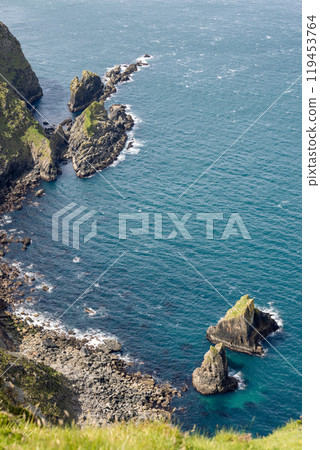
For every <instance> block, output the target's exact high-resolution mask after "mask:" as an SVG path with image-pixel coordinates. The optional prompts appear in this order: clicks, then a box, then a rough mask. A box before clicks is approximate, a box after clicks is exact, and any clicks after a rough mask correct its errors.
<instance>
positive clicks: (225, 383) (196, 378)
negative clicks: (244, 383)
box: [192, 343, 238, 395]
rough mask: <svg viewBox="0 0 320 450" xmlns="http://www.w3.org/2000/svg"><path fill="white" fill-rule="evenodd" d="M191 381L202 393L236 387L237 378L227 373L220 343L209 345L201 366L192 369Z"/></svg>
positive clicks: (223, 350) (216, 392)
mask: <svg viewBox="0 0 320 450" xmlns="http://www.w3.org/2000/svg"><path fill="white" fill-rule="evenodd" d="M192 383H193V386H194V387H195V388H196V390H197V391H198V392H200V393H201V394H204V395H210V394H219V393H223V392H229V391H234V390H235V389H236V388H237V385H238V382H237V380H236V379H235V378H233V377H229V375H228V361H227V357H226V351H225V348H224V345H223V344H222V343H219V344H217V345H216V346H215V347H212V346H211V347H210V350H209V351H208V352H207V353H206V354H205V355H204V359H203V362H202V364H201V367H198V368H197V369H195V370H194V372H193V374H192Z"/></svg>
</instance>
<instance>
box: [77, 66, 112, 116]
mask: <svg viewBox="0 0 320 450" xmlns="http://www.w3.org/2000/svg"><path fill="white" fill-rule="evenodd" d="M103 89H104V86H103V83H102V81H101V78H100V77H99V75H97V74H96V73H92V72H90V71H89V70H84V71H83V72H82V76H81V79H80V80H79V78H78V77H74V78H73V80H72V81H71V84H70V91H71V95H70V101H69V103H68V106H69V109H70V111H72V112H79V111H83V110H84V109H85V108H86V107H87V106H89V105H90V103H92V102H93V101H95V100H99V98H100V96H101V94H102V92H103Z"/></svg>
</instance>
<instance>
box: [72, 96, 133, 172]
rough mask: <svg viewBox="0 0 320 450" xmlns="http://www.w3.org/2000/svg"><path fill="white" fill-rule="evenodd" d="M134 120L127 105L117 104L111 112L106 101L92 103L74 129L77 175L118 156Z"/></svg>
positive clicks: (93, 170) (104, 165) (107, 164)
mask: <svg viewBox="0 0 320 450" xmlns="http://www.w3.org/2000/svg"><path fill="white" fill-rule="evenodd" d="M133 124H134V122H133V119H132V117H131V116H130V115H129V114H126V112H125V106H123V105H113V106H112V107H111V108H110V113H109V114H108V111H107V110H106V109H105V108H104V105H103V102H96V101H95V102H93V103H91V104H90V105H89V106H88V107H87V108H86V109H85V110H84V111H83V112H82V113H81V114H80V116H78V117H77V119H76V121H75V122H74V124H73V125H72V128H71V130H70V138H69V154H70V155H71V157H72V164H73V168H74V170H75V172H76V174H77V176H78V177H80V178H83V177H87V176H89V175H92V174H93V173H95V172H96V171H97V170H101V169H104V168H105V167H107V166H109V165H110V164H111V163H112V162H113V161H114V160H115V159H117V157H118V155H119V153H120V152H121V150H122V149H123V148H124V146H125V144H126V141H127V133H126V131H127V130H130V129H131V128H132V127H133Z"/></svg>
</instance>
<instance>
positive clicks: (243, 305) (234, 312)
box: [224, 295, 254, 319]
mask: <svg viewBox="0 0 320 450" xmlns="http://www.w3.org/2000/svg"><path fill="white" fill-rule="evenodd" d="M248 307H249V310H250V311H253V310H254V301H253V298H250V297H249V295H243V296H242V297H241V298H240V300H238V301H237V303H236V304H235V305H234V306H233V308H230V309H229V310H228V311H227V313H226V315H225V316H224V318H225V319H232V318H233V317H238V316H240V315H241V314H244V313H245V311H246V309H247V308H248Z"/></svg>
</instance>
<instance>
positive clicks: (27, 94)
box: [0, 22, 42, 102]
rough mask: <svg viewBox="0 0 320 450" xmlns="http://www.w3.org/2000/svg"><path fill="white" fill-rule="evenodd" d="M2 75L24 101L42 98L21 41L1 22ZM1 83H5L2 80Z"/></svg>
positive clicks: (0, 58)
mask: <svg viewBox="0 0 320 450" xmlns="http://www.w3.org/2000/svg"><path fill="white" fill-rule="evenodd" d="M0 73H1V74H2V75H3V76H4V77H5V78H6V80H8V81H9V82H10V83H11V84H12V85H13V86H14V87H15V88H16V89H17V91H18V92H19V94H21V96H22V97H23V100H24V99H26V100H28V101H29V102H34V101H35V100H37V99H38V98H40V97H41V96H42V89H41V87H40V84H39V80H38V78H37V76H36V74H35V73H34V71H33V70H32V68H31V66H30V64H29V63H28V61H27V60H26V58H25V56H24V54H23V52H22V50H21V46H20V43H19V41H18V40H17V39H16V38H15V37H14V36H13V35H12V34H11V33H10V31H9V29H8V27H6V25H5V24H4V23H2V22H0ZM0 81H4V79H3V78H1V80H0Z"/></svg>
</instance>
